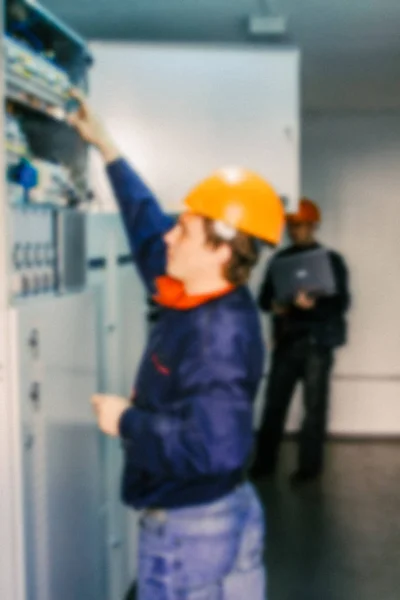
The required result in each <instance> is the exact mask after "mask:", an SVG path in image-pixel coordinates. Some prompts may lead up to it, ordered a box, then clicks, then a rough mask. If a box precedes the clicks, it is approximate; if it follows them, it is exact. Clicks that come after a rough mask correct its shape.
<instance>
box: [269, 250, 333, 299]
mask: <svg viewBox="0 0 400 600" xmlns="http://www.w3.org/2000/svg"><path fill="white" fill-rule="evenodd" d="M271 277H272V283H273V287H274V292H275V298H276V300H277V301H278V302H282V303H285V302H291V301H292V300H293V299H294V298H295V297H296V296H297V294H298V293H299V292H301V291H303V292H307V293H308V294H310V295H311V296H313V297H321V296H333V295H334V294H335V293H336V281H335V277H334V273H333V269H332V263H331V260H330V257H329V254H328V252H327V251H326V250H325V249H324V248H317V249H315V250H309V251H304V252H299V253H298V254H292V255H290V256H283V257H281V258H276V259H275V260H274V261H273V262H272V264H271Z"/></svg>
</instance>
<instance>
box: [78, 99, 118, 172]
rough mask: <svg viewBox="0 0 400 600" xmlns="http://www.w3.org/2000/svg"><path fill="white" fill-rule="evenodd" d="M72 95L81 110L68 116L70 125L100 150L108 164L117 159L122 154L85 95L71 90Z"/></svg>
mask: <svg viewBox="0 0 400 600" xmlns="http://www.w3.org/2000/svg"><path fill="white" fill-rule="evenodd" d="M70 95H71V97H72V98H75V99H76V100H77V101H78V103H79V108H78V110H77V111H76V112H74V113H71V114H70V115H68V117H67V121H68V123H69V124H70V125H71V126H72V127H75V129H76V130H77V131H78V133H79V135H80V136H81V138H82V139H83V140H85V142H88V143H89V144H92V145H93V146H96V147H97V148H98V149H99V150H100V152H101V153H102V155H103V157H104V159H105V161H106V162H107V163H109V162H112V161H114V160H115V159H117V158H118V156H119V154H120V153H119V150H118V149H117V147H116V145H115V144H114V141H113V140H112V139H111V137H110V135H109V134H108V132H107V130H106V129H105V127H104V125H103V124H102V122H101V121H100V119H99V118H98V117H97V116H96V115H95V113H94V112H93V110H92V109H91V107H90V106H89V104H88V102H87V100H86V98H85V97H84V95H83V94H82V93H81V92H80V91H79V90H76V89H74V90H71V91H70Z"/></svg>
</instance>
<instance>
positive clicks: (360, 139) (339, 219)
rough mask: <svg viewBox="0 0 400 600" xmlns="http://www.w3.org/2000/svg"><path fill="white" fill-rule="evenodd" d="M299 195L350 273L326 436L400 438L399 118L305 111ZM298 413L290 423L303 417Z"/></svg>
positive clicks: (326, 241) (389, 115) (393, 115)
mask: <svg viewBox="0 0 400 600" xmlns="http://www.w3.org/2000/svg"><path fill="white" fill-rule="evenodd" d="M303 191H304V193H305V194H307V195H309V196H310V197H311V198H314V199H315V200H317V201H318V202H319V203H320V204H321V206H322V210H323V217H324V221H323V227H322V230H321V235H320V237H321V240H322V241H323V242H325V243H327V244H328V245H330V246H332V247H333V248H335V249H338V250H339V251H341V252H342V253H343V254H344V256H345V257H346V260H347V262H348V265H349V268H350V273H351V287H352V292H353V308H352V310H351V313H350V318H349V321H350V339H349V344H348V345H347V346H346V347H345V348H344V349H342V350H341V351H340V352H339V353H338V356H337V364H336V368H335V376H334V381H333V389H332V408H331V418H330V430H331V432H333V433H343V434H353V433H355V434H369V433H373V434H378V435H379V434H399V433H400V315H399V301H400V114H386V115H385V114H381V115H379V114H366V115H364V116H363V115H360V114H359V115H357V114H342V115H334V114H331V115H330V114H323V113H321V114H319V115H318V114H308V115H306V118H305V121H304V123H303ZM298 415H299V405H296V406H295V407H294V408H293V412H292V418H291V421H290V424H291V426H293V425H295V423H296V421H297V420H298Z"/></svg>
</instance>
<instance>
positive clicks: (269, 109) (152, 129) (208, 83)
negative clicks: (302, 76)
mask: <svg viewBox="0 0 400 600" xmlns="http://www.w3.org/2000/svg"><path fill="white" fill-rule="evenodd" d="M91 49H92V51H93V54H94V56H95V60H96V62H95V65H94V69H93V73H92V78H91V96H92V101H93V103H94V106H95V107H96V109H97V110H98V112H99V113H100V114H101V115H102V117H103V118H104V119H105V120H106V122H107V125H108V127H109V128H110V130H111V131H112V133H113V135H114V136H115V137H116V139H117V141H118V144H119V145H120V147H121V150H122V151H123V152H124V154H125V155H126V156H127V157H129V159H130V160H132V161H133V163H134V165H135V166H136V168H137V169H138V170H139V172H140V173H141V174H142V175H143V176H144V178H145V179H146V180H147V181H148V182H149V184H150V186H151V187H152V189H154V191H155V192H156V194H157V196H158V197H159V199H160V201H161V202H162V203H163V205H164V207H165V208H166V209H167V210H170V211H172V212H177V210H179V208H180V205H181V201H182V200H183V198H184V197H185V196H186V195H187V193H188V191H189V190H190V189H191V188H192V186H193V185H195V184H196V183H197V182H198V181H200V180H201V179H203V178H204V177H205V176H207V175H208V174H209V173H211V172H212V171H214V170H216V169H219V168H220V167H223V166H229V165H239V166H245V167H248V168H251V169H253V170H255V171H258V172H259V173H261V174H262V175H264V176H265V177H266V178H267V179H269V180H270V181H271V183H272V184H273V185H274V187H275V188H276V189H277V191H278V193H280V194H281V195H283V196H287V197H288V198H289V199H290V201H291V203H292V207H293V206H296V203H297V195H298V188H299V81H298V80H299V53H298V51H297V50H296V49H295V48H282V49H277V50H274V49H272V50H271V49H266V48H265V47H260V48H247V47H245V46H238V47H230V46H218V45H215V46H211V45H208V46H206V45H203V46H202V45H195V44H186V45H185V44H168V45H166V44H164V45H162V44H133V43H129V44H118V43H106V42H96V43H93V44H92V45H91ZM93 184H94V186H95V189H96V191H97V193H98V196H99V197H100V198H101V200H102V201H103V202H104V204H106V205H107V206H108V207H112V206H113V203H112V198H111V195H110V193H109V188H108V186H107V184H106V182H105V178H104V176H103V173H102V169H101V168H99V163H98V162H97V161H95V162H94V169H93Z"/></svg>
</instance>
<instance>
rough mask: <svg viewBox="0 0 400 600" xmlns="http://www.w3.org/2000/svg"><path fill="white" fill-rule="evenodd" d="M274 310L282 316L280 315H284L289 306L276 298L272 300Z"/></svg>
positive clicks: (277, 314) (275, 313) (278, 315)
mask: <svg viewBox="0 0 400 600" xmlns="http://www.w3.org/2000/svg"><path fill="white" fill-rule="evenodd" d="M272 312H273V314H274V315H276V316H277V317H280V316H282V315H284V314H285V313H287V306H284V305H283V304H279V303H278V302H275V300H274V301H273V302H272Z"/></svg>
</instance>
